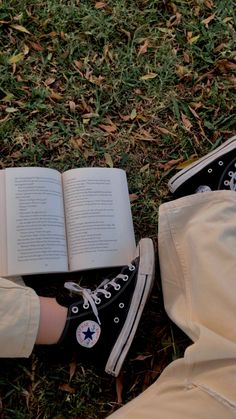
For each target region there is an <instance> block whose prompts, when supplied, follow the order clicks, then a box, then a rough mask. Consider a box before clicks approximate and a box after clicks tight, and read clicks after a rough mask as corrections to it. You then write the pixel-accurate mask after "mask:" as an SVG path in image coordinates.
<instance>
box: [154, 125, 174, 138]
mask: <svg viewBox="0 0 236 419" xmlns="http://www.w3.org/2000/svg"><path fill="white" fill-rule="evenodd" d="M156 128H157V129H158V131H160V132H161V133H162V134H167V135H172V136H173V137H177V135H176V134H173V132H170V131H169V130H168V129H166V128H163V127H159V126H156Z"/></svg>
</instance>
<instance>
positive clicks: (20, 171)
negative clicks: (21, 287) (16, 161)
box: [5, 167, 68, 275]
mask: <svg viewBox="0 0 236 419" xmlns="http://www.w3.org/2000/svg"><path fill="white" fill-rule="evenodd" d="M5 176H6V214H7V254H8V275H18V274H21V275H23V274H32V273H41V272H58V271H67V270H68V258H67V246H66V237H65V219H64V205H63V196H62V184H61V174H60V173H59V172H57V171H56V170H53V169H44V168H37V167H26V168H23V167H22V168H9V169H6V170H5Z"/></svg>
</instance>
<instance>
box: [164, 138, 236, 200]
mask: <svg viewBox="0 0 236 419" xmlns="http://www.w3.org/2000/svg"><path fill="white" fill-rule="evenodd" d="M168 187H169V189H170V191H171V192H172V193H173V194H174V195H175V197H176V198H177V197H181V196H184V195H190V194H193V193H195V192H206V191H211V190H218V189H229V190H232V191H235V190H236V136H234V137H232V138H230V139H229V140H228V141H226V142H225V143H223V144H222V145H221V146H219V147H217V148H216V149H215V150H213V151H212V152H210V153H209V154H207V155H206V156H204V157H202V158H201V159H199V160H197V161H196V162H194V163H192V164H190V165H189V166H187V167H186V168H185V169H183V170H181V171H180V172H178V173H177V174H176V175H175V176H173V177H172V178H171V179H170V181H169V183H168Z"/></svg>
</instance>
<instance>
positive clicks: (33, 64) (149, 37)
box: [0, 0, 236, 419]
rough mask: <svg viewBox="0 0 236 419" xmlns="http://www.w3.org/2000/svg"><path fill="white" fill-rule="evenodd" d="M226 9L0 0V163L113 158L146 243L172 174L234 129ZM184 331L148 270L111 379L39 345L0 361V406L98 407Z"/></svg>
mask: <svg viewBox="0 0 236 419" xmlns="http://www.w3.org/2000/svg"><path fill="white" fill-rule="evenodd" d="M235 20H236V16H235V7H234V2H233V1H231V0H202V1H200V0H199V1H198V0H188V1H184V0H175V1H172V2H171V1H164V0H163V1H162V0H157V1H154V0H149V1H147V0H138V1H135V2H134V1H129V2H128V1H125V0H114V1H111V0H107V1H106V2H105V1H104V2H95V1H88V0H84V1H81V2H79V1H76V0H42V1H36V0H31V1H30V0H21V1H20V2H19V1H16V0H8V1H6V0H2V1H0V24H1V34H0V111H1V112H0V167H1V168H4V167H8V166H26V165H27V166H28V165H29V166H34V165H40V166H50V167H54V168H57V169H58V170H61V171H63V170H66V169H69V168H72V167H80V166H96V165H98V166H114V167H121V168H123V169H125V170H126V172H127V175H128V180H129V187H130V193H131V194H132V196H133V201H132V212H133V218H134V225H135V232H136V237H137V240H138V239H139V238H140V237H143V236H149V237H152V238H153V239H154V241H155V244H157V230H158V207H159V205H160V204H161V203H162V202H164V201H165V200H168V199H170V196H169V194H168V191H167V181H168V179H169V178H170V176H171V175H172V174H174V173H175V171H176V169H178V167H179V165H180V164H184V163H185V162H186V161H188V160H189V159H191V158H195V157H197V156H202V155H203V154H204V153H206V152H208V151H210V150H212V149H213V148H215V147H216V146H217V145H219V144H220V143H221V142H222V141H224V140H226V139H227V138H228V137H230V136H231V135H232V133H233V129H234V128H235V84H236V77H235V68H236V63H235V59H236V57H235V51H234V46H235V29H234V28H235ZM58 282H59V284H58V286H61V283H62V282H61V278H59V279H58ZM53 290H54V288H53ZM40 292H41V293H44V294H46V295H48V294H49V293H50V292H51V293H53V291H51V290H50V287H48V285H47V286H46V285H45V283H44V284H42V286H41V288H40ZM187 343H188V341H187V339H186V337H185V336H183V335H182V333H181V332H180V331H179V330H178V329H177V328H175V327H174V326H173V325H172V324H171V323H170V321H169V320H168V319H167V317H166V315H165V312H164V309H163V306H162V296H161V290H160V279H159V277H158V276H157V285H156V286H155V288H154V290H153V294H152V296H151V299H150V302H149V304H148V308H147V310H146V313H145V314H144V317H143V319H142V324H141V326H140V328H139V331H138V333H137V336H136V339H135V342H134V345H133V347H132V349H131V352H130V354H129V356H128V359H127V361H126V363H125V366H124V372H123V377H122V378H121V379H120V381H119V382H118V383H116V381H115V379H111V378H110V377H107V376H106V375H105V374H103V373H99V372H98V371H97V370H96V369H93V368H92V367H91V366H86V367H84V366H81V365H80V364H78V366H77V368H76V371H74V372H73V374H72V371H73V368H74V365H75V363H73V362H71V359H69V358H68V357H66V356H65V355H63V354H58V355H56V353H55V351H54V350H48V349H47V350H45V349H43V348H37V349H36V350H35V351H34V353H33V355H32V356H31V357H30V358H29V359H27V360H4V361H1V362H0V370H1V375H0V376H1V379H0V388H1V390H0V396H1V399H0V400H1V409H2V417H4V418H13V417H14V418H19V419H20V418H24V419H25V418H45V419H46V418H52V417H53V418H58V419H59V418H64V417H71V418H80V419H83V418H84V419H85V418H86V419H95V418H104V417H106V416H107V415H108V414H109V413H110V412H112V411H113V410H115V409H116V408H117V407H118V406H119V403H117V395H119V394H120V391H121V389H122V390H123V392H122V397H123V402H127V401H128V400H130V399H132V398H133V397H134V396H136V395H137V394H139V393H140V392H141V391H142V390H143V389H145V388H146V387H147V386H148V385H150V383H151V382H153V380H154V379H156V378H157V377H158V375H159V374H160V372H161V371H162V370H163V368H164V367H165V366H166V365H167V364H168V363H169V362H170V361H171V360H172V359H175V358H176V357H179V356H181V354H182V353H183V351H184V348H185V346H186V345H187ZM70 375H71V379H70ZM116 386H117V387H116Z"/></svg>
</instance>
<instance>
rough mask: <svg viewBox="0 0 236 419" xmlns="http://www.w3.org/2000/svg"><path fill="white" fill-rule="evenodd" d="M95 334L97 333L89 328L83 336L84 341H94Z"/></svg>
mask: <svg viewBox="0 0 236 419" xmlns="http://www.w3.org/2000/svg"><path fill="white" fill-rule="evenodd" d="M94 333H95V332H93V331H92V330H90V327H88V329H87V330H86V332H83V334H84V340H86V339H90V340H93V334H94Z"/></svg>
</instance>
